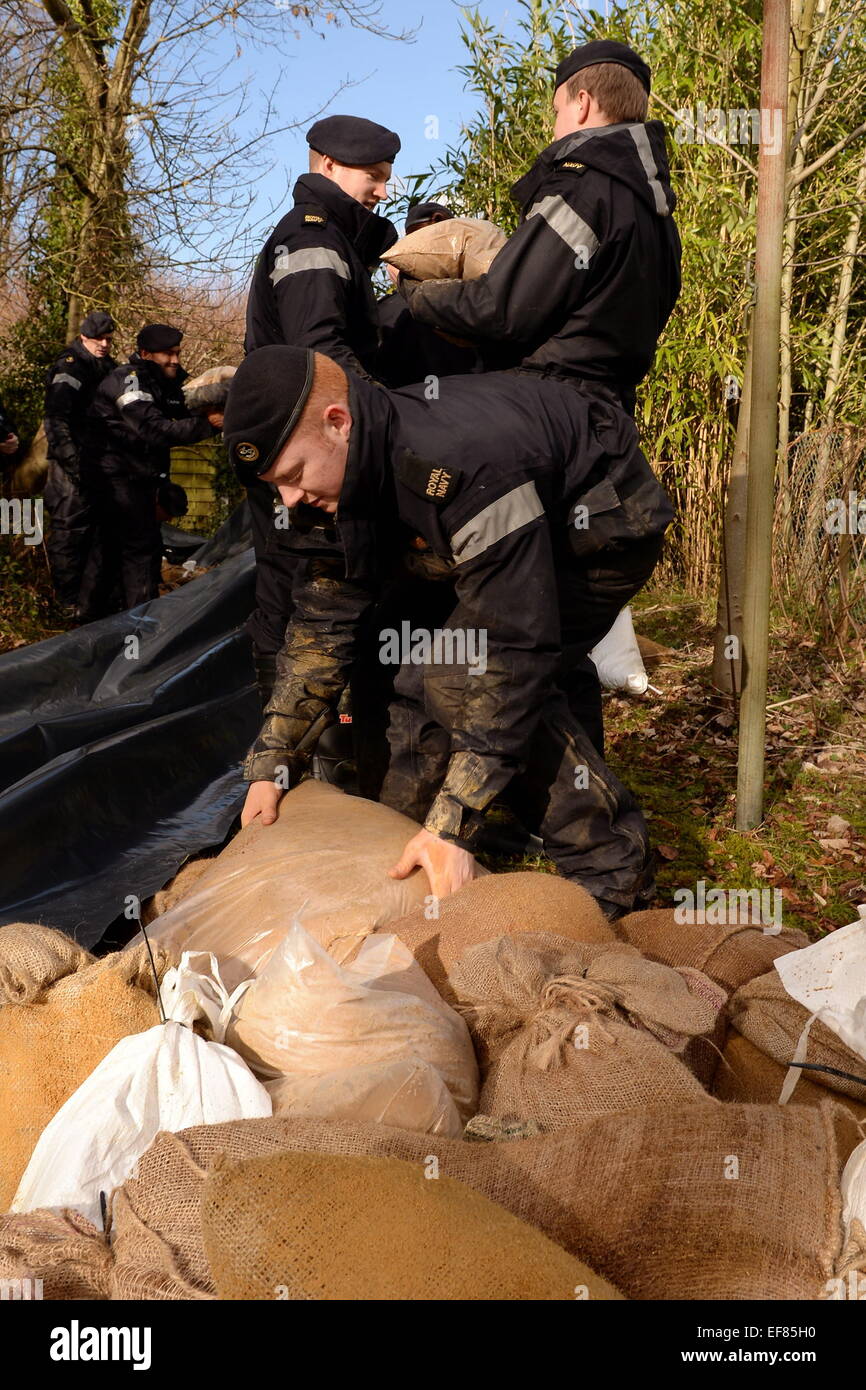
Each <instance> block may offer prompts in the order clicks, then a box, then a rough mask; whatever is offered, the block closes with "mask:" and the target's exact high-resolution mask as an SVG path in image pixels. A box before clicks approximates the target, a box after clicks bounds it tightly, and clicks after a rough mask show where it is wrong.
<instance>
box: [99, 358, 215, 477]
mask: <svg viewBox="0 0 866 1390" xmlns="http://www.w3.org/2000/svg"><path fill="white" fill-rule="evenodd" d="M186 376H187V373H186V372H185V371H183V369H181V370H179V371H178V374H177V376H176V377H174V378H173V379H172V378H170V377H167V376H166V375H165V373H164V372H163V371H161V369H160V368H159V367H158V366H157V365H156V363H155V362H150V361H148V360H147V359H146V358H141V357H139V355H138V353H137V352H134V353H133V354H132V356H131V357H130V359H129V361H128V362H127V363H126V364H125V365H124V366H121V367H115V369H114V371H112V372H110V373H109V375H108V376H107V377H106V378H105V380H104V381H103V383H102V385H101V386H100V387H99V389H98V391H97V392H96V395H95V396H94V398H93V404H92V406H91V408H90V414H89V417H88V455H89V459H90V461H91V462H92V464H93V466H94V467H95V468H96V469H97V470H98V471H99V472H101V473H105V474H107V475H109V476H119V477H127V478H137V479H140V480H141V481H147V482H154V483H156V482H158V481H159V480H160V479H162V478H167V477H168V475H169V472H170V469H171V450H172V449H174V448H177V446H178V445H179V444H197V443H198V441H199V440H201V439H207V438H209V437H210V436H211V435H212V434H213V433H214V430H213V427H212V426H211V424H210V423H209V421H208V420H207V419H206V418H205V416H203V415H190V413H189V411H188V410H187V408H186V403H185V401H184V398H183V389H182V388H183V383H184V381H185V380H186Z"/></svg>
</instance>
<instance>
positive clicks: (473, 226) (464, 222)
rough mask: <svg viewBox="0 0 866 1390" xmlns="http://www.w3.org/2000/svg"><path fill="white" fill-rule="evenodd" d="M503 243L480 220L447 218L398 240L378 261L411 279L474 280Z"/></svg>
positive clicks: (500, 236)
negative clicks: (400, 271)
mask: <svg viewBox="0 0 866 1390" xmlns="http://www.w3.org/2000/svg"><path fill="white" fill-rule="evenodd" d="M507 240H508V238H507V236H506V235H505V233H504V232H503V231H502V230H501V229H500V228H499V227H497V226H496V225H495V224H494V223H493V222H486V221H485V220H484V219H483V218H481V217H450V218H449V219H448V220H447V221H446V222H431V223H430V225H429V226H427V227H419V228H418V230H417V231H415V232H409V234H408V236H404V237H401V238H400V240H399V241H398V242H396V243H395V244H394V245H393V246H392V247H391V249H390V251H386V252H385V253H384V255H383V256H382V260H383V261H385V262H386V263H387V264H388V265H393V266H395V267H396V268H397V270H402V271H404V272H405V273H406V274H407V275H410V276H411V277H412V279H413V280H476V279H477V278H478V276H479V275H486V274H487V272H488V270H489V269H490V267H491V266H492V264H493V262H494V260H495V259H496V256H497V255H498V254H499V252H500V251H501V250H502V248H503V246H504V245H505V243H506V241H507Z"/></svg>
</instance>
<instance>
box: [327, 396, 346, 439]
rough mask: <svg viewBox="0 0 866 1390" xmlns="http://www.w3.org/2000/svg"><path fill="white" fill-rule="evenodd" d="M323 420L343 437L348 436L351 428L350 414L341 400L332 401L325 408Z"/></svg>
mask: <svg viewBox="0 0 866 1390" xmlns="http://www.w3.org/2000/svg"><path fill="white" fill-rule="evenodd" d="M323 421H324V424H325V425H326V426H327V425H330V427H331V428H332V429H334V430H336V431H337V433H338V434H340V435H342V436H343V437H344V438H347V437H348V434H349V431H350V430H351V428H352V416H351V414H350V412H349V407H348V405H347V404H344V403H343V402H341V401H334V402H333V403H332V404H331V405H329V406H327V407H326V408H325V413H324V416H323Z"/></svg>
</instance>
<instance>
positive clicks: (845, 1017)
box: [774, 903, 866, 1105]
mask: <svg viewBox="0 0 866 1390" xmlns="http://www.w3.org/2000/svg"><path fill="white" fill-rule="evenodd" d="M857 912H858V914H859V916H858V919H857V921H856V922H850V923H849V924H848V926H847V927H840V928H839V929H838V931H834V932H831V933H830V934H829V935H828V936H825V937H824V939H823V941H816V942H814V943H813V944H812V945H811V946H804V947H803V949H802V951H790V952H789V953H788V955H786V956H779V957H778V959H777V960H776V961H774V965H775V967H776V970H777V972H778V975H779V978H780V980H781V981H782V984H783V985H784V986H785V989H786V991H787V993H788V994H790V996H791V998H792V999H796V1000H797V1003H798V1004H802V1005H803V1006H804V1008H806V1009H808V1010H809V1018H808V1019H807V1021H806V1024H805V1027H804V1028H803V1031H802V1033H801V1034H800V1038H799V1041H798V1043H797V1047H796V1050H795V1052H794V1057H793V1060H794V1062H804V1061H805V1060H806V1053H807V1050H808V1042H809V1031H810V1029H811V1027H812V1024H813V1023H814V1022H815V1019H816V1018H820V1020H821V1022H822V1023H825V1024H826V1025H827V1027H828V1028H830V1029H832V1031H833V1032H834V1033H835V1034H836V1036H837V1037H839V1038H841V1039H842V1041H843V1043H845V1045H846V1047H850V1048H851V1051H852V1052H856V1053H857V1055H858V1057H862V1058H863V1059H864V1060H866V903H861V904H860V906H859V907H858V908H857ZM800 1075H801V1071H800V1068H799V1067H798V1066H792V1067H790V1068H789V1069H788V1075H787V1076H786V1078H785V1084H784V1086H783V1087H782V1093H781V1095H780V1096H779V1101H780V1103H781V1104H782V1105H784V1104H785V1102H786V1101H787V1100H788V1099H789V1097H790V1095H791V1093H792V1091H793V1090H794V1087H795V1086H796V1084H797V1081H798V1079H799V1077H800Z"/></svg>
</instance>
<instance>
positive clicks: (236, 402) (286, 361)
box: [223, 345, 315, 477]
mask: <svg viewBox="0 0 866 1390" xmlns="http://www.w3.org/2000/svg"><path fill="white" fill-rule="evenodd" d="M314 369H315V353H314V352H312V351H311V349H310V348H298V347H283V346H278V345H274V346H272V347H263V348H258V349H257V350H256V351H255V352H251V353H250V354H249V356H248V357H245V358H244V360H243V362H242V363H241V365H240V366H239V367H238V369H237V371H236V372H235V374H234V376H233V377H232V381H231V385H230V387H229V395H228V400H227V401H226V408H225V416H224V419H223V438H224V439H225V443H226V448H227V449H228V455H229V459H230V460H231V462H232V463H233V464H234V466H235V468H236V469H237V471H238V473H240V474H241V476H242V477H243V476H244V475H246V476H247V477H249V476H250V475H253V476H256V475H258V474H259V473H267V471H268V469H269V468H270V467H271V464H272V463H273V462H274V459H275V458H276V456H277V454H278V453H279V452H280V450H281V449H282V447H283V445H284V444H285V442H286V440H287V439H288V437H289V435H290V434H291V433H292V430H293V429H294V428H295V426H296V425H297V423H298V421H299V420H300V418H301V414H302V412H303V409H304V406H305V405H306V403H307V397H308V396H309V394H310V391H311V390H312V386H313V372H314Z"/></svg>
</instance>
